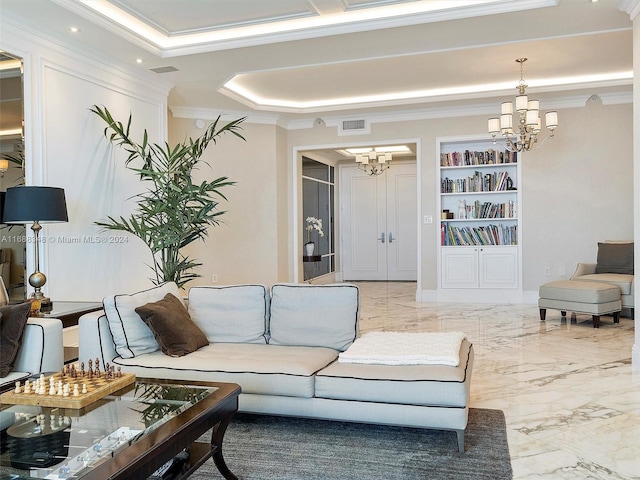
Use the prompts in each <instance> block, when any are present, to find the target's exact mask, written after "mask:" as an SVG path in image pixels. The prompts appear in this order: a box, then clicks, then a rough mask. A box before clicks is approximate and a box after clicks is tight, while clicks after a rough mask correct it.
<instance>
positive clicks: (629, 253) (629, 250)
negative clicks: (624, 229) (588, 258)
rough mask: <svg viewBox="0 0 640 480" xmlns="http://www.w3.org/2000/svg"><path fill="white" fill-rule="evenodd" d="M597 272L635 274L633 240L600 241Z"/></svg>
mask: <svg viewBox="0 0 640 480" xmlns="http://www.w3.org/2000/svg"><path fill="white" fill-rule="evenodd" d="M596 273H623V274H626V275H633V242H629V243H602V242H598V257H597V261H596Z"/></svg>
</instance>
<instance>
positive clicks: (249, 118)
mask: <svg viewBox="0 0 640 480" xmlns="http://www.w3.org/2000/svg"><path fill="white" fill-rule="evenodd" d="M169 110H170V111H171V114H172V115H173V116H174V117H176V118H190V119H194V120H215V119H217V118H218V117H220V118H222V119H223V120H233V119H236V118H241V117H246V120H245V123H255V124H258V125H276V126H278V127H282V128H287V125H286V122H283V121H282V119H281V118H280V115H278V114H273V113H260V112H253V111H241V110H219V109H213V108H200V107H198V108H195V107H184V106H180V105H169ZM312 122H313V120H312Z"/></svg>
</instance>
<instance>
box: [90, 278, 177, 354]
mask: <svg viewBox="0 0 640 480" xmlns="http://www.w3.org/2000/svg"><path fill="white" fill-rule="evenodd" d="M167 293H171V294H173V295H175V296H176V297H178V298H179V297H180V290H179V289H178V286H177V285H176V284H175V283H174V282H167V283H163V284H161V285H158V286H157V287H153V288H150V289H148V290H143V291H141V292H137V293H133V294H121V295H111V296H109V297H105V298H104V300H103V301H102V305H103V307H104V312H105V314H106V316H107V321H108V322H109V330H111V335H112V336H113V342H114V344H115V349H116V352H118V355H120V356H121V357H123V358H133V357H135V356H136V355H143V354H145V353H150V352H155V351H157V350H159V346H158V342H156V339H155V337H154V336H153V332H152V331H151V329H150V328H149V327H148V326H147V325H145V323H144V322H143V321H142V319H141V318H140V315H138V314H137V313H136V310H135V309H136V307H139V306H141V305H144V304H145V303H149V302H155V301H158V300H161V299H163V298H164V296H165V295H166V294H167Z"/></svg>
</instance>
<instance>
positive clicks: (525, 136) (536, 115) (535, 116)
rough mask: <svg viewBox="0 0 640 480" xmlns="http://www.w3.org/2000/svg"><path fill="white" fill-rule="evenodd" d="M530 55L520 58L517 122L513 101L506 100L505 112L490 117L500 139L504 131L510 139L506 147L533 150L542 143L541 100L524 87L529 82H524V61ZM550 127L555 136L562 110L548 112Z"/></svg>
mask: <svg viewBox="0 0 640 480" xmlns="http://www.w3.org/2000/svg"><path fill="white" fill-rule="evenodd" d="M526 61H527V59H526V58H517V59H516V62H518V63H519V64H520V82H519V83H518V85H517V86H516V88H517V89H518V93H519V95H518V96H516V102H515V104H516V115H517V116H516V121H517V125H515V126H514V125H513V102H502V112H501V115H500V118H496V117H494V118H490V119H489V122H488V123H489V133H490V134H491V136H492V137H493V143H496V136H497V135H498V134H501V135H502V136H503V137H504V139H505V142H506V144H507V145H506V147H507V148H508V149H509V150H512V151H514V152H522V151H528V150H533V149H534V148H537V147H539V146H540V145H542V143H538V134H539V133H540V131H541V130H542V127H541V123H540V101H539V100H529V98H528V97H527V96H526V95H525V93H524V90H525V88H527V86H528V85H527V84H526V83H524V78H523V73H522V71H523V65H524V62H526ZM545 123H546V127H547V128H548V129H549V131H550V132H551V135H550V137H553V134H554V130H555V129H556V128H557V127H558V112H556V111H549V112H547V113H546V114H545Z"/></svg>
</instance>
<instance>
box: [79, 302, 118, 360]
mask: <svg viewBox="0 0 640 480" xmlns="http://www.w3.org/2000/svg"><path fill="white" fill-rule="evenodd" d="M78 338H79V339H80V342H79V345H78V360H79V361H81V362H87V361H88V360H90V359H91V360H95V359H96V358H98V359H99V360H100V363H101V364H102V365H105V364H107V363H111V362H112V361H113V359H114V358H116V357H118V356H119V355H118V354H117V353H116V347H115V343H114V341H113V336H112V335H111V330H110V329H109V323H108V322H107V316H106V315H105V313H104V310H97V311H95V312H90V313H85V314H84V315H82V316H81V317H80V318H79V319H78Z"/></svg>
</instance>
